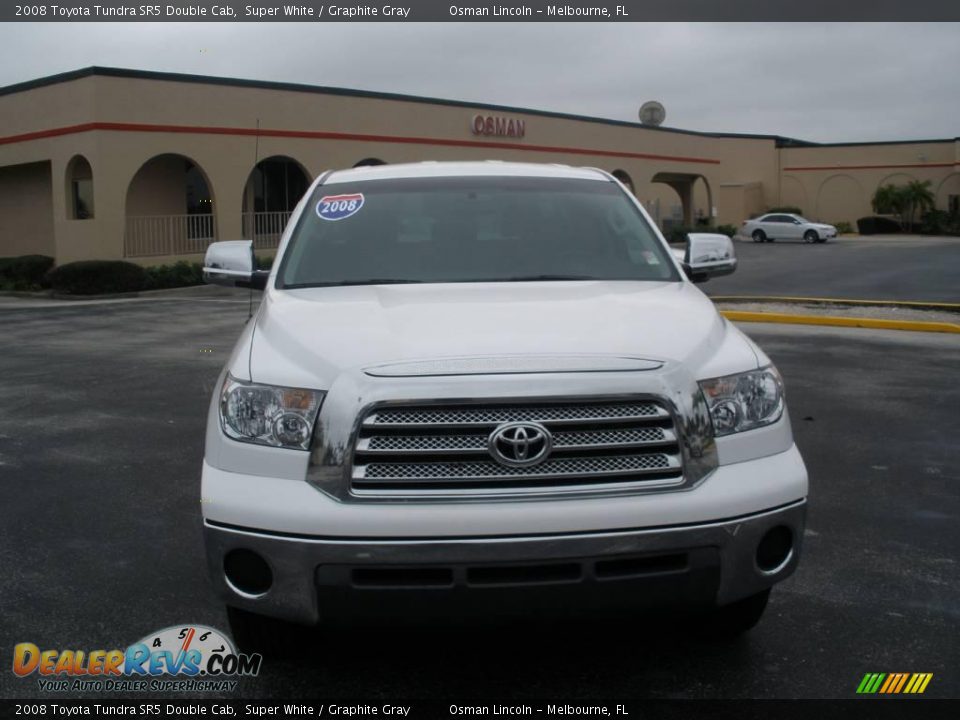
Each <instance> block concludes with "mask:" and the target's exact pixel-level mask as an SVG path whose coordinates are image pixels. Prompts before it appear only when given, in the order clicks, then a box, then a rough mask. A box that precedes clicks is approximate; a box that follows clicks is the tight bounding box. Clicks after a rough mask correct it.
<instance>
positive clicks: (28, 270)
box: [0, 255, 53, 290]
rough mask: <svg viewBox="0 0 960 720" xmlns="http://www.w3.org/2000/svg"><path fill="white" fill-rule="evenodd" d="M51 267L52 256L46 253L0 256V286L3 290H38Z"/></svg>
mask: <svg viewBox="0 0 960 720" xmlns="http://www.w3.org/2000/svg"><path fill="white" fill-rule="evenodd" d="M52 267H53V258H52V257H47V256H46V255H20V256H19V257H6V258H0V288H2V289H4V290H39V289H40V288H41V287H43V284H44V277H45V276H46V274H47V272H48V271H49V270H50V268H52Z"/></svg>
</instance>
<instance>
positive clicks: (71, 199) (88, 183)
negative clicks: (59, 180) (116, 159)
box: [66, 155, 94, 220]
mask: <svg viewBox="0 0 960 720" xmlns="http://www.w3.org/2000/svg"><path fill="white" fill-rule="evenodd" d="M66 198H67V202H66V206H67V219H68V220H89V219H91V218H92V217H93V214H94V205H93V168H91V167H90V161H89V160H87V158H85V157H84V156H83V155H74V156H73V157H72V158H70V161H69V162H68V163H67V172H66Z"/></svg>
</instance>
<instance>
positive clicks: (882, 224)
mask: <svg viewBox="0 0 960 720" xmlns="http://www.w3.org/2000/svg"><path fill="white" fill-rule="evenodd" d="M857 232H859V233H860V234H861V235H887V234H892V233H899V232H903V228H902V227H901V226H900V223H898V222H897V221H896V220H891V219H890V218H886V217H880V216H875V217H862V218H860V219H859V220H857Z"/></svg>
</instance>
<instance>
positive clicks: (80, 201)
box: [72, 178, 93, 220]
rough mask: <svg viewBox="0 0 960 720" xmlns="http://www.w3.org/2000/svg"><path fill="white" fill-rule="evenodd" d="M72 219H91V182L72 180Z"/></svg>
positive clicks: (90, 180)
mask: <svg viewBox="0 0 960 720" xmlns="http://www.w3.org/2000/svg"><path fill="white" fill-rule="evenodd" d="M72 185H73V193H72V194H73V219H74V220H87V219H89V218H92V217H93V180H92V179H91V178H86V179H84V180H74V181H73V183H72Z"/></svg>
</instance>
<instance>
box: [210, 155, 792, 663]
mask: <svg viewBox="0 0 960 720" xmlns="http://www.w3.org/2000/svg"><path fill="white" fill-rule="evenodd" d="M680 255H682V258H678V257H675V253H674V252H671V249H670V247H669V246H668V245H667V244H666V242H665V241H664V239H663V237H662V236H661V235H660V233H659V232H658V231H657V229H656V227H655V225H654V224H653V223H652V222H651V220H650V218H649V217H648V216H647V214H646V213H645V211H644V209H643V207H642V206H641V205H640V204H639V203H638V202H637V201H636V200H635V199H634V198H633V196H632V195H631V194H630V193H629V192H628V191H627V190H626V189H625V188H624V187H623V186H622V185H621V184H620V183H619V182H618V181H617V180H616V179H615V178H613V177H612V176H611V175H609V174H608V173H606V172H603V171H600V170H593V169H577V168H570V167H561V166H556V165H534V164H512V163H501V162H478V163H435V162H430V163H421V164H413V165H388V166H380V167H368V168H357V169H353V170H343V171H334V172H328V173H325V174H323V175H321V176H320V177H318V178H317V180H316V181H315V182H314V183H313V185H312V186H311V188H310V189H309V190H308V192H307V193H306V195H305V196H304V198H303V199H302V200H301V202H300V204H299V205H298V207H297V208H296V210H295V211H294V212H293V215H292V217H291V218H290V222H289V224H288V226H287V228H286V230H285V232H284V234H283V238H282V239H281V241H280V246H279V250H278V253H277V256H276V261H275V262H274V264H273V267H272V269H271V270H269V271H258V270H256V269H255V261H254V257H253V252H252V247H251V243H250V241H233V242H220V243H215V244H213V245H211V246H210V248H209V250H208V252H207V256H206V258H205V269H204V272H205V276H206V278H207V280H208V281H209V282H216V283H220V284H228V285H232V284H240V285H253V286H255V287H260V288H263V290H264V293H263V300H262V302H261V304H260V307H259V310H258V311H257V312H256V314H255V316H254V317H253V319H252V320H251V321H250V322H249V323H248V324H247V326H246V328H245V329H244V331H243V332H242V334H241V336H240V339H239V341H238V342H237V344H236V347H235V349H234V350H233V353H232V355H231V356H230V359H229V360H228V362H227V364H226V367H225V368H224V369H223V372H222V374H221V376H220V379H219V381H218V383H217V385H216V390H215V392H214V396H213V400H212V402H211V404H210V411H209V417H208V425H207V436H206V456H205V458H204V462H203V481H202V498H203V503H202V508H203V518H204V532H205V541H206V548H207V554H208V558H209V569H210V573H211V577H212V579H213V583H214V586H215V588H216V589H217V591H218V593H219V594H220V596H221V597H222V598H223V600H224V601H225V603H226V604H227V606H228V613H229V616H230V621H231V626H232V629H233V632H234V635H235V637H236V638H237V639H238V642H240V643H241V644H246V645H257V644H266V643H269V642H272V641H273V640H275V639H276V638H278V637H280V636H281V635H282V633H278V632H276V629H277V628H276V626H277V625H279V624H283V625H284V626H286V623H279V622H278V621H292V622H293V623H301V624H315V623H317V622H318V621H321V620H326V619H330V618H336V617H337V616H338V613H339V612H341V609H342V608H344V607H349V608H351V610H356V609H357V608H370V612H373V613H381V612H387V611H390V610H396V609H398V608H399V609H402V611H403V612H411V611H417V610H419V609H424V610H425V611H426V609H427V608H429V609H430V610H429V611H430V612H434V611H439V610H452V611H453V612H458V611H459V610H458V608H459V607H460V606H461V603H463V604H465V605H470V604H472V603H473V602H474V601H478V602H479V606H480V607H483V608H487V609H488V612H497V611H499V609H501V608H506V607H512V606H513V604H514V603H516V604H517V607H524V606H525V605H524V604H526V603H531V604H532V606H533V607H537V608H546V609H547V610H549V609H550V608H564V609H566V610H567V611H568V612H569V611H573V612H578V613H583V614H586V613H589V612H592V608H594V607H597V606H599V607H608V606H609V605H610V604H617V605H619V606H624V605H625V606H627V607H630V608H638V609H639V608H641V607H647V606H651V605H653V606H671V607H672V606H677V605H690V606H693V607H699V608H700V614H699V617H705V618H706V621H707V627H708V628H713V629H714V630H717V631H719V632H721V633H729V634H736V633H740V632H743V631H745V630H747V629H749V628H750V627H752V626H753V625H754V624H755V623H756V622H757V621H758V620H759V618H760V616H761V614H762V612H763V610H764V607H765V605H766V602H767V597H768V595H769V592H770V588H771V587H772V586H773V585H774V584H775V583H777V582H779V581H781V580H783V579H784V578H786V577H787V576H788V575H790V574H791V573H792V572H793V570H794V568H795V567H796V564H797V561H798V557H799V551H800V543H801V539H802V536H803V526H804V515H805V508H806V495H807V473H806V469H805V467H804V464H803V460H802V459H801V457H800V454H799V452H798V451H797V448H796V446H795V444H794V441H793V436H792V434H791V428H790V420H789V418H788V415H787V409H786V405H785V402H784V391H783V383H782V381H781V378H780V375H779V374H778V372H777V370H776V368H775V367H774V366H773V365H772V364H771V362H770V360H769V358H767V356H766V355H764V353H763V351H762V350H760V349H759V348H758V347H757V346H756V345H755V344H754V343H753V342H751V341H750V339H749V338H747V337H746V336H745V335H744V334H743V333H742V332H740V331H739V330H738V329H737V328H735V327H734V326H733V325H731V324H730V323H729V322H727V321H726V320H725V319H724V318H723V317H721V316H720V315H719V314H718V313H717V311H716V309H715V308H714V306H713V304H712V303H711V302H710V300H709V299H708V298H707V297H706V296H704V295H703V293H701V292H700V291H699V290H698V289H697V287H696V286H695V284H694V283H695V282H699V281H702V280H705V279H707V278H708V277H710V276H711V275H715V274H725V273H729V272H732V271H733V269H734V268H735V266H736V259H735V257H734V253H733V245H732V243H731V242H730V240H729V239H728V238H726V237H724V236H719V235H699V234H696V235H691V236H690V237H689V239H688V242H687V246H686V248H685V249H684V251H683V252H682V253H680ZM705 609H708V610H705Z"/></svg>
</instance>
